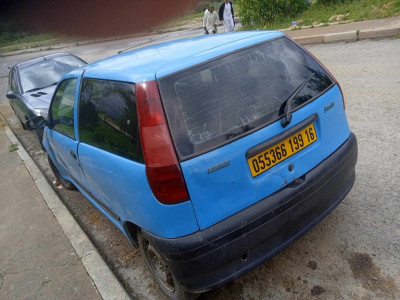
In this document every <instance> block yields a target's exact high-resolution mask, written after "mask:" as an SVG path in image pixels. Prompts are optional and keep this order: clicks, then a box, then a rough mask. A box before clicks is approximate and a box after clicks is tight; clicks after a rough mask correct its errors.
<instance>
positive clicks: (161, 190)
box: [136, 81, 189, 204]
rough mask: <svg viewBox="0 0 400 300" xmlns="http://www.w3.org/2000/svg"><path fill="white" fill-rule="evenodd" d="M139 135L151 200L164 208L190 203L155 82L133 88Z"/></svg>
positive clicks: (143, 83) (140, 84)
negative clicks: (152, 195) (154, 200)
mask: <svg viewBox="0 0 400 300" xmlns="http://www.w3.org/2000/svg"><path fill="white" fill-rule="evenodd" d="M136 102H137V110H138V116H139V127H140V135H141V140H142V147H143V154H144V159H145V162H146V174H147V179H148V181H149V184H150V188H151V190H152V192H153V194H154V196H155V197H156V198H157V199H158V201H160V202H161V203H163V204H176V203H181V202H184V201H187V200H189V194H188V191H187V188H186V183H185V179H184V178H183V174H182V170H181V168H180V166H179V163H178V158H177V156H176V152H175V149H174V146H173V144H172V139H171V135H170V133H169V130H168V126H167V122H166V119H165V114H164V110H163V107H162V104H161V97H160V93H159V91H158V87H157V82H156V81H149V82H141V83H137V84H136Z"/></svg>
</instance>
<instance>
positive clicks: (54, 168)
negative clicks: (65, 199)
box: [47, 155, 76, 191]
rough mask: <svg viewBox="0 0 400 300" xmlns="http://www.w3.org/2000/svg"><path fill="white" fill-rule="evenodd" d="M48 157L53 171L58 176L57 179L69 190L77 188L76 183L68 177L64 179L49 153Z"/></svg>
mask: <svg viewBox="0 0 400 300" xmlns="http://www.w3.org/2000/svg"><path fill="white" fill-rule="evenodd" d="M47 159H48V161H49V165H50V168H51V170H52V171H53V173H54V175H55V176H56V178H57V180H58V181H59V182H60V183H61V185H62V186H63V187H64V188H65V189H67V190H71V191H72V190H76V187H75V186H74V184H73V183H72V182H70V181H68V180H66V179H64V178H63V177H62V176H61V174H60V172H59V171H58V170H57V167H56V166H55V165H54V163H53V161H52V160H51V158H50V156H49V155H47Z"/></svg>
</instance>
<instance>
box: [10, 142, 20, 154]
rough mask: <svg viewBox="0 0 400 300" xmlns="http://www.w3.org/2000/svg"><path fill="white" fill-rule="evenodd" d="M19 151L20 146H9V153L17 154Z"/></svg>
mask: <svg viewBox="0 0 400 300" xmlns="http://www.w3.org/2000/svg"><path fill="white" fill-rule="evenodd" d="M17 150H18V144H11V145H10V146H8V152H9V153H11V152H15V151H17Z"/></svg>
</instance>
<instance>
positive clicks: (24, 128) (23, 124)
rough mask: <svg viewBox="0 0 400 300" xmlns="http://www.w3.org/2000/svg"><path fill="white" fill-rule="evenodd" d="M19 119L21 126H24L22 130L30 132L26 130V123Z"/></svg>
mask: <svg viewBox="0 0 400 300" xmlns="http://www.w3.org/2000/svg"><path fill="white" fill-rule="evenodd" d="M17 118H18V121H19V123H20V124H21V126H22V129H23V130H28V128H26V125H25V123H24V122H22V121H21V119H20V118H19V117H18V116H17Z"/></svg>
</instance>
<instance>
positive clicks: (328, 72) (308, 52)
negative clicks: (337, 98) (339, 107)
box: [286, 36, 346, 109]
mask: <svg viewBox="0 0 400 300" xmlns="http://www.w3.org/2000/svg"><path fill="white" fill-rule="evenodd" d="M286 37H287V38H288V39H290V40H291V41H292V42H293V43H295V44H296V45H297V46H298V47H299V48H300V49H302V50H303V51H305V52H306V53H307V54H308V55H310V56H311V57H312V58H313V59H314V60H315V61H316V62H317V63H318V64H319V65H320V66H321V68H322V69H324V71H325V72H326V73H327V74H328V75H329V77H330V78H332V80H333V81H334V82H335V83H336V84H337V86H338V87H339V90H340V94H341V95H342V101H343V108H344V109H346V103H345V102H344V95H343V91H342V87H341V86H340V84H339V82H338V81H337V80H336V78H335V76H333V74H332V73H331V72H330V71H329V70H328V68H327V67H325V65H324V64H323V63H322V62H320V60H319V59H318V58H316V57H315V56H314V54H312V53H311V52H310V51H308V50H307V49H305V48H303V47H302V46H301V45H300V44H299V43H298V42H296V41H295V40H294V39H293V38H291V37H290V36H286Z"/></svg>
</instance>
